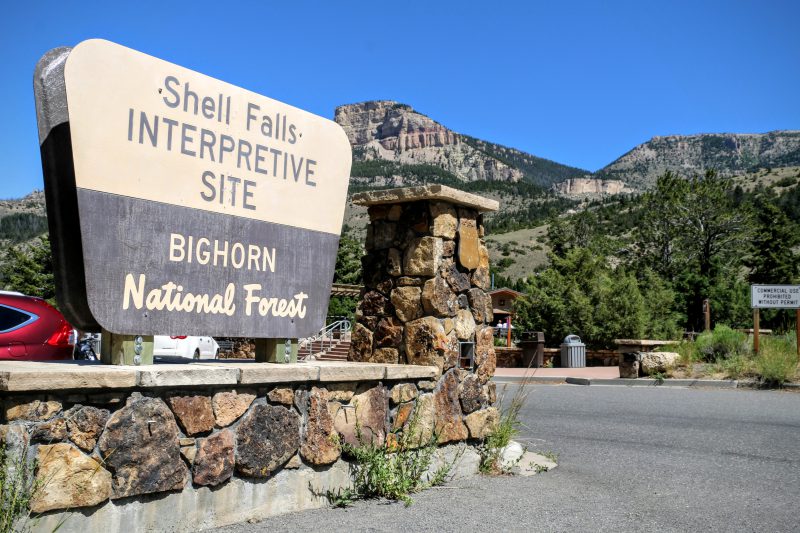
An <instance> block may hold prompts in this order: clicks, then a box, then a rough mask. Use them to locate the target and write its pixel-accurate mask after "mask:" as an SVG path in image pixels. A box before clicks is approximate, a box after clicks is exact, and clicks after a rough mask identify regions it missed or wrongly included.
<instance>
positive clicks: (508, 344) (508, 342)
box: [506, 315, 511, 348]
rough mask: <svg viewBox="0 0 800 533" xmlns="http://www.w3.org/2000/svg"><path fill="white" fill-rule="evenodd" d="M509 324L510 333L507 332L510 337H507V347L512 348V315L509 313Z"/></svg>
mask: <svg viewBox="0 0 800 533" xmlns="http://www.w3.org/2000/svg"><path fill="white" fill-rule="evenodd" d="M507 324H508V333H507V335H508V337H507V338H506V347H507V348H511V315H508V320H507Z"/></svg>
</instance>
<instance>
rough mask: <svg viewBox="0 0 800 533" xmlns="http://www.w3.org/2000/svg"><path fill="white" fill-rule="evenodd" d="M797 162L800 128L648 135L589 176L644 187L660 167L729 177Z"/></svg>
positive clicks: (681, 173)
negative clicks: (649, 138) (796, 129)
mask: <svg viewBox="0 0 800 533" xmlns="http://www.w3.org/2000/svg"><path fill="white" fill-rule="evenodd" d="M798 165H800V131H772V132H769V133H757V134H740V133H708V134H699V135H670V136H667V137H653V138H652V139H651V140H649V141H647V142H646V143H643V144H640V145H639V146H637V147H635V148H634V149H633V150H631V151H630V152H628V153H626V154H625V155H623V156H622V157H620V158H619V159H617V160H616V161H614V162H613V163H611V164H610V165H608V166H606V167H604V168H602V169H601V170H599V171H598V172H596V173H595V175H594V176H593V177H594V178H597V179H603V180H618V181H621V182H623V183H625V184H626V185H627V186H629V187H631V188H634V189H637V190H644V189H647V188H648V187H650V186H652V185H653V184H654V183H655V181H656V179H657V178H658V176H660V175H661V174H663V173H664V172H665V171H668V170H670V171H673V172H676V173H678V174H680V175H682V176H691V175H693V174H699V173H701V172H704V171H705V170H707V169H714V170H716V171H717V172H719V173H720V174H721V175H723V176H727V177H731V176H734V175H740V174H744V173H747V172H751V171H754V170H756V169H759V168H782V167H790V166H798Z"/></svg>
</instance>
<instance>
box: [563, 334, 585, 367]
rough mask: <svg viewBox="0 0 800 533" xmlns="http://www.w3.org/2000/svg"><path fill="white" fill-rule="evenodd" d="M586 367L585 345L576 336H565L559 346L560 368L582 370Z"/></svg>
mask: <svg viewBox="0 0 800 533" xmlns="http://www.w3.org/2000/svg"><path fill="white" fill-rule="evenodd" d="M585 366H586V345H585V344H584V343H582V342H581V338H580V337H578V336H577V335H567V336H566V338H565V339H564V342H563V343H562V344H561V367H562V368H584V367H585Z"/></svg>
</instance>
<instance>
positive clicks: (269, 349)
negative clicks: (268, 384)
mask: <svg viewBox="0 0 800 533" xmlns="http://www.w3.org/2000/svg"><path fill="white" fill-rule="evenodd" d="M288 342H289V343H290V344H291V346H290V348H289V361H288V362H289V363H296V362H297V347H298V342H297V339H288ZM286 343H287V339H256V362H258V363H286V362H287V361H286Z"/></svg>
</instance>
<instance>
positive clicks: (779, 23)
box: [0, 0, 800, 198]
mask: <svg viewBox="0 0 800 533" xmlns="http://www.w3.org/2000/svg"><path fill="white" fill-rule="evenodd" d="M798 22H800V2H797V1H791V0H786V1H769V0H762V1H737V0H728V1H720V2H704V1H699V0H697V1H691V2H684V1H669V2H666V1H665V2H659V3H655V2H647V1H641V0H640V1H631V2H592V1H559V2H533V1H531V2H525V1H521V2H503V1H494V2H468V1H449V0H445V1H439V2H436V1H427V2H413V1H407V2H348V1H339V2H302V1H299V0H298V1H284V2H280V3H278V2H268V1H261V2H235V1H228V2H207V1H202V0H200V1H194V2H186V3H181V2H164V1H161V2H147V1H137V2H126V3H121V2H108V1H105V2H97V3H92V2H66V1H64V0H60V1H58V2H48V1H40V0H37V1H35V2H32V1H27V2H22V1H18V0H11V1H10V2H5V5H4V6H3V8H2V11H0V67H2V79H0V81H1V83H0V101H2V102H3V112H2V119H1V120H0V161H2V165H3V177H2V181H0V198H14V197H20V196H23V195H25V194H27V193H28V192H30V191H31V190H32V189H34V188H41V187H42V177H41V166H40V160H39V152H38V140H37V134H36V118H35V112H34V104H33V90H32V74H33V68H34V65H35V64H36V61H37V60H38V59H39V57H41V55H42V54H43V53H44V52H45V51H47V50H48V49H50V48H54V47H56V46H61V45H74V44H77V43H78V42H80V41H82V40H84V39H88V38H92V37H101V38H105V39H109V40H112V41H115V42H118V43H120V44H123V45H126V46H129V47H131V48H135V49H137V50H140V51H143V52H145V53H148V54H151V55H154V56H157V57H160V58H162V59H165V60H167V61H171V62H173V63H177V64H180V65H182V66H185V67H188V68H191V69H194V70H197V71H200V72H202V73H204V74H208V75H210V76H213V77H216V78H220V79H222V80H224V81H227V82H230V83H233V84H235V85H239V86H242V87H245V88H247V89H250V90H253V91H255V92H258V93H261V94H264V95H267V96H270V97H272V98H275V99H278V100H282V101H284V102H287V103H289V104H292V105H294V106H297V107H300V108H303V109H307V110H309V111H312V112H314V113H317V114H320V115H323V116H326V117H330V118H332V117H333V110H334V108H335V106H337V105H339V104H343V103H351V102H358V101H363V100H371V99H393V100H399V101H401V102H404V103H407V104H410V105H412V106H413V107H415V108H416V109H418V110H420V111H421V112H423V113H425V114H427V115H429V116H431V117H433V118H434V119H436V120H438V121H439V122H441V123H443V124H444V125H446V126H448V127H450V128H452V129H454V130H456V131H458V132H462V133H467V134H470V135H474V136H476V137H480V138H483V139H486V140H489V141H492V142H497V143H501V144H505V145H508V146H513V147H516V148H519V149H522V150H525V151H528V152H531V153H533V154H535V155H538V156H541V157H546V158H549V159H553V160H555V161H558V162H561V163H565V164H570V165H574V166H578V167H581V168H586V169H589V170H596V169H598V168H601V167H603V166H604V165H606V164H608V163H610V162H611V161H613V160H614V159H615V158H617V157H619V156H620V155H622V154H623V153H625V152H627V151H628V150H630V149H631V148H632V147H633V146H635V145H637V144H639V143H642V142H644V141H646V140H648V139H649V138H650V137H652V136H654V135H669V134H691V133H703V132H744V133H752V132H765V131H770V130H775V129H800V26H798Z"/></svg>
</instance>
